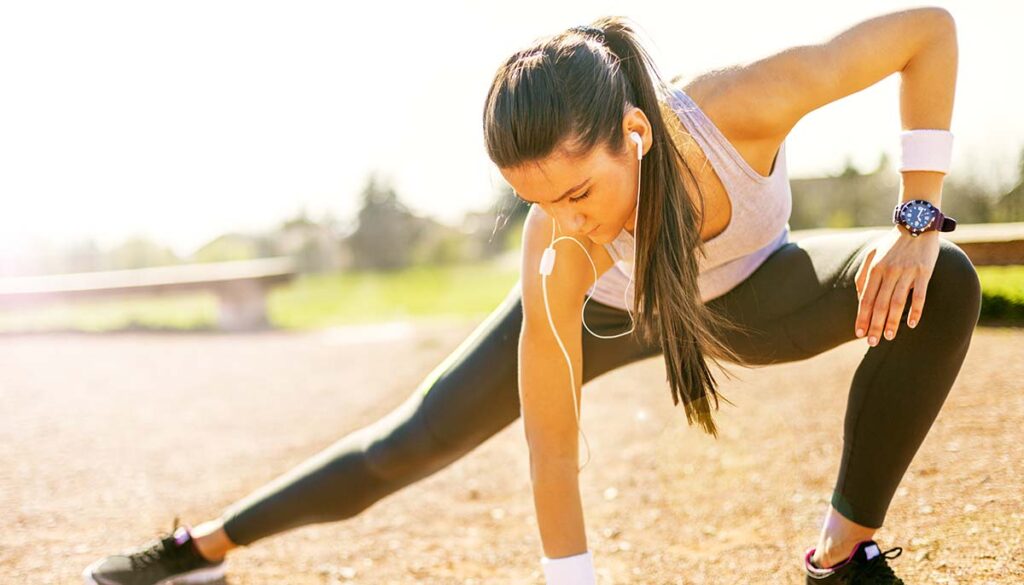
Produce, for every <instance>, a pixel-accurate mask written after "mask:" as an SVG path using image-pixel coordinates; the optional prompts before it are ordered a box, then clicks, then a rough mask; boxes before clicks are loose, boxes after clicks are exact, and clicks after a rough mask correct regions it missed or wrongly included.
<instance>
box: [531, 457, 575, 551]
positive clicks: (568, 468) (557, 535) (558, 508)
mask: <svg viewBox="0 0 1024 585" xmlns="http://www.w3.org/2000/svg"><path fill="white" fill-rule="evenodd" d="M530 476H531V479H532V483H533V502H534V506H535V507H536V510H537V525H538V527H539V528H540V538H541V543H542V546H543V549H544V556H546V557H548V558H551V559H555V558H561V557H567V556H571V555H576V554H580V553H583V552H586V550H587V535H586V529H585V524H584V520H583V503H582V501H581V499H580V490H579V475H578V473H577V471H576V462H575V461H572V460H555V461H540V462H537V461H533V460H532V458H531V464H530Z"/></svg>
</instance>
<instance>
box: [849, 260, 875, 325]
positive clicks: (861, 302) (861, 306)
mask: <svg viewBox="0 0 1024 585" xmlns="http://www.w3.org/2000/svg"><path fill="white" fill-rule="evenodd" d="M874 255H875V251H874V250H871V251H870V252H868V255H867V257H866V258H865V259H864V262H862V263H861V265H860V268H859V269H858V270H857V278H856V283H857V302H858V307H857V320H856V321H855V322H854V332H855V333H856V335H857V337H864V335H865V334H866V333H867V331H868V317H869V315H870V314H871V313H870V310H871V303H870V302H868V301H866V299H865V298H864V297H865V294H864V293H865V291H866V287H865V281H866V279H867V276H868V271H869V270H870V269H871V258H872V257H873V256H874Z"/></svg>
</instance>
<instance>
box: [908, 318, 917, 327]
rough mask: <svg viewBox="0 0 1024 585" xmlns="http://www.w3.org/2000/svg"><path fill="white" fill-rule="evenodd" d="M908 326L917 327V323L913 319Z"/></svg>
mask: <svg viewBox="0 0 1024 585" xmlns="http://www.w3.org/2000/svg"><path fill="white" fill-rule="evenodd" d="M907 325H910V326H911V327H914V326H915V325H917V321H914V320H913V319H911V320H910V321H909V322H907Z"/></svg>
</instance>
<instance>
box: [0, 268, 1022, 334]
mask: <svg viewBox="0 0 1024 585" xmlns="http://www.w3.org/2000/svg"><path fill="white" fill-rule="evenodd" d="M978 275H979V277H980V279H981V285H982V291H983V299H982V321H988V322H999V323H1016V324H1024V266H982V267H979V268H978ZM517 278H518V267H511V268H501V267H499V266H498V265H497V264H494V263H480V264H473V265H462V266H452V267H416V268H411V269H408V270H404V271H401V272H396V273H390V274H388V273H374V272H348V273H340V274H313V275H305V276H300V277H298V278H296V279H295V280H294V281H293V282H291V283H289V284H287V285H284V286H279V287H276V288H275V289H273V290H272V291H271V292H270V294H269V295H268V297H267V314H268V319H269V320H270V322H271V324H272V325H273V326H274V327H276V328H280V329H312V328H319V327H328V326H335V325H344V324H354V323H368V322H375V321H391V320H407V319H408V320H416V319H427V318H431V319H432V318H458V319H478V318H482V317H483V316H485V315H486V314H487V313H489V312H491V311H492V310H493V309H494V308H495V307H496V306H497V305H498V303H500V302H501V300H502V299H503V298H505V295H506V294H507V293H508V291H509V289H510V288H511V287H512V285H514V284H515V282H516V279H517ZM216 323H217V300H216V298H215V297H214V295H213V294H212V293H200V294H182V295H169V296H157V297H139V298H125V299H109V300H102V301H88V302H86V301H80V302H75V303H71V302H65V303H51V304H47V305H45V306H41V307H38V308H33V309H28V310H23V311H10V310H8V311H0V331H42V330H55V329H64V330H67V329H71V330H78V331H112V330H125V329H169V330H212V329H216Z"/></svg>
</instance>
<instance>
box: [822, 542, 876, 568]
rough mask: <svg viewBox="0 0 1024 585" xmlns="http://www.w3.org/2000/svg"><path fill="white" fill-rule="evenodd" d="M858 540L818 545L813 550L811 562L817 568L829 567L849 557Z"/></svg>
mask: <svg viewBox="0 0 1024 585" xmlns="http://www.w3.org/2000/svg"><path fill="white" fill-rule="evenodd" d="M862 540H867V539H862ZM859 542H861V541H860V540H858V541H856V542H830V543H829V544H828V545H827V546H819V547H818V548H816V549H815V550H814V554H813V555H811V562H812V563H813V564H814V566H816V567H818V568H819V569H830V568H832V567H834V566H836V565H838V564H840V563H842V562H843V561H845V560H846V559H848V558H850V555H851V554H852V553H853V550H854V548H856V546H857V543H859Z"/></svg>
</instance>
